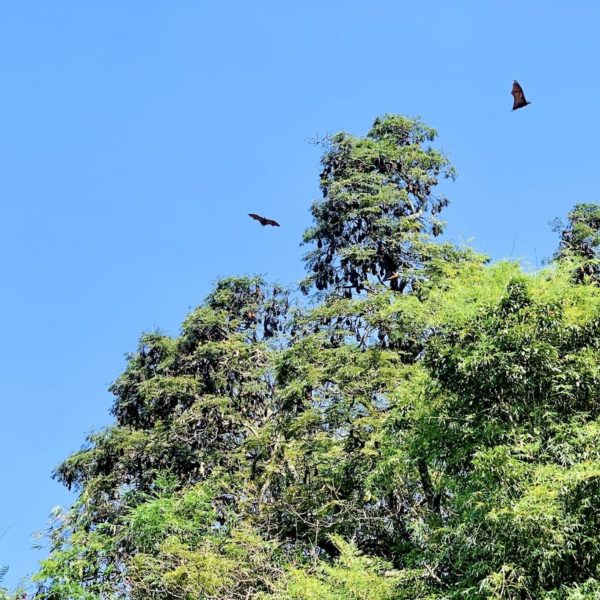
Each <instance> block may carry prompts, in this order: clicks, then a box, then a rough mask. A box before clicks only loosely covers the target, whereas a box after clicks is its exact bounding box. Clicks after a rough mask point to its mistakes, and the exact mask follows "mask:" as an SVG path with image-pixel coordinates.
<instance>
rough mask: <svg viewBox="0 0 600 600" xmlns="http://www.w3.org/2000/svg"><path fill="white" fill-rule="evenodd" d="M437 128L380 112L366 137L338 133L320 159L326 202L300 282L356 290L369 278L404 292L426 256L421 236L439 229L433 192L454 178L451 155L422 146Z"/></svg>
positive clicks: (442, 200) (438, 199)
mask: <svg viewBox="0 0 600 600" xmlns="http://www.w3.org/2000/svg"><path fill="white" fill-rule="evenodd" d="M435 137H436V132H435V130H433V129H431V128H430V127H427V126H426V125H424V124H423V123H422V122H421V121H420V120H418V119H409V118H407V117H403V116H399V115H385V116H384V117H382V118H378V119H376V120H375V122H374V123H373V127H372V128H371V130H370V131H369V133H368V135H367V136H366V137H364V138H359V137H355V136H352V135H350V134H347V133H343V132H342V133H338V134H336V135H334V136H332V137H331V138H330V139H329V143H328V146H327V151H326V153H325V155H324V157H323V160H322V164H323V171H322V172H321V190H322V192H323V200H322V201H317V202H315V203H314V204H313V207H312V214H313V217H314V219H315V224H314V226H313V227H312V228H310V229H309V230H308V231H306V233H305V235H304V241H305V242H306V243H314V244H316V248H315V249H313V250H312V251H310V252H309V253H308V254H307V255H306V262H307V264H308V267H309V269H310V270H311V271H312V275H311V276H310V277H309V279H308V280H307V281H306V282H305V283H304V285H305V286H308V285H309V284H311V283H312V284H314V285H315V286H316V288H317V289H318V290H323V289H326V288H330V287H335V288H336V289H341V290H345V291H346V295H348V296H350V295H351V292H352V290H354V291H356V292H360V291H361V290H364V289H366V288H367V287H369V286H368V284H367V282H368V280H370V279H373V280H375V281H378V282H380V283H383V282H384V281H389V286H390V287H391V288H392V289H394V290H400V291H401V290H404V289H405V288H406V286H407V285H409V284H410V283H411V282H412V281H413V279H414V278H415V277H416V273H415V271H418V269H419V267H420V266H421V265H422V263H423V262H424V261H427V259H428V257H429V244H428V243H427V240H426V234H433V235H434V236H437V235H439V234H440V233H442V231H443V226H444V223H443V222H442V221H440V220H439V219H438V217H437V215H438V214H439V213H440V212H441V211H442V210H443V208H444V207H445V206H447V204H448V200H447V198H446V197H445V196H443V195H435V194H434V188H435V186H436V185H437V184H438V181H439V179H440V177H454V169H453V168H452V166H451V165H450V163H449V161H448V159H447V158H446V157H445V156H444V155H443V154H442V153H441V152H439V151H438V150H435V149H434V148H432V147H431V146H428V145H427V144H428V143H429V142H432V141H433V140H434V139H435Z"/></svg>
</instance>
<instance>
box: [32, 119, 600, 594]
mask: <svg viewBox="0 0 600 600" xmlns="http://www.w3.org/2000/svg"><path fill="white" fill-rule="evenodd" d="M434 137H435V133H434V131H433V130H431V129H430V128H428V127H427V126H425V125H424V124H423V123H421V122H420V121H419V120H414V119H409V118H407V117H403V116H399V115H386V116H385V117H382V118H380V119H377V120H376V121H375V122H374V124H373V127H372V129H371V131H370V132H369V133H368V135H367V136H366V137H355V136H350V135H349V134H345V133H342V134H337V135H335V136H332V137H331V139H330V142H329V145H328V147H327V148H326V150H325V154H324V157H323V172H322V174H321V188H322V191H323V195H324V198H323V200H321V201H319V202H317V203H315V204H314V205H313V209H312V212H313V216H314V219H315V224H314V226H313V227H312V228H311V229H309V230H308V231H307V233H306V235H305V238H304V239H305V241H306V242H307V243H313V244H315V245H316V248H315V249H313V250H312V251H310V252H309V254H308V255H307V259H306V260H307V265H308V268H309V275H308V279H307V281H305V282H304V289H305V290H306V291H309V290H311V289H313V291H316V292H317V293H316V294H315V301H314V302H312V303H310V304H307V303H306V302H304V301H303V297H302V296H297V295H295V294H294V293H293V291H292V292H290V291H289V290H287V289H285V288H284V287H282V286H280V285H277V284H272V283H268V282H267V281H265V280H264V279H263V278H260V277H231V278H226V279H222V280H220V281H219V282H217V284H216V285H215V287H214V290H213V291H212V292H211V293H210V294H209V296H208V297H207V298H206V300H205V302H204V303H203V304H201V305H200V306H199V307H198V308H196V309H195V310H193V311H192V312H191V314H190V315H188V317H187V318H186V319H185V321H184V323H183V325H182V328H181V332H180V333H179V335H177V336H168V335H165V334H163V333H160V332H153V333H148V334H144V335H143V336H142V337H141V339H140V343H139V346H138V349H137V351H135V352H133V353H131V354H130V355H129V356H128V359H127V366H126V368H125V370H124V372H123V373H122V374H121V375H120V376H119V377H118V379H117V380H116V381H115V383H114V384H113V385H112V387H111V391H112V392H113V394H114V397H115V400H114V405H113V414H114V417H115V421H114V423H113V425H111V426H110V427H108V428H106V429H104V430H102V431H99V432H97V433H94V434H92V435H90V436H89V437H88V439H87V443H86V445H85V446H84V447H83V448H82V449H81V450H79V451H76V452H75V453H73V454H72V455H71V456H69V457H68V458H67V459H66V460H65V461H64V462H63V463H62V464H61V465H59V466H58V467H57V469H56V473H55V475H56V477H57V478H58V479H59V480H60V481H62V482H63V483H64V484H65V485H66V486H68V487H69V488H73V489H74V490H75V491H76V493H77V500H76V502H75V503H74V505H73V506H72V507H70V508H68V509H66V510H64V511H56V512H55V513H54V514H53V518H52V523H51V525H50V528H49V530H48V540H49V544H50V548H49V554H48V556H47V558H45V559H44V560H43V561H42V563H41V566H40V569H39V571H38V572H37V573H36V575H35V577H34V580H35V585H36V592H35V594H36V596H35V597H36V598H38V599H40V600H97V599H109V598H110V599H119V598H121V599H123V600H125V599H131V600H142V599H144V600H147V599H153V598H154V599H157V600H158V599H161V600H192V599H194V600H198V599H202V600H216V599H219V600H242V599H245V600H250V599H253V600H314V599H315V598H319V599H323V600H367V599H368V600H397V599H398V600H401V599H407V600H408V599H417V600H418V599H422V600H426V599H427V600H442V599H457V600H458V599H465V598H468V599H470V600H478V599H488V598H491V599H507V600H508V599H517V598H518V599H525V598H542V599H546V600H559V599H562V600H576V599H577V600H578V599H582V598H597V597H600V581H599V569H600V537H599V536H598V531H599V527H600V509H599V508H598V503H597V499H598V497H599V496H598V495H599V493H600V489H599V487H600V386H599V383H600V367H599V364H600V360H599V359H600V288H599V287H597V286H595V285H590V284H589V283H590V281H588V279H586V278H574V277H573V269H574V268H580V267H581V265H582V264H584V263H583V262H582V261H585V260H588V259H589V257H588V256H581V255H577V253H576V252H575V253H572V252H569V253H568V255H567V254H565V252H566V244H569V248H572V247H573V246H577V245H578V244H579V245H580V246H581V244H580V240H581V239H583V240H589V239H592V240H595V237H593V236H594V235H595V233H596V232H589V231H588V230H587V229H586V230H585V231H583V232H582V230H581V226H580V219H579V217H580V215H581V214H582V213H585V219H584V221H585V223H586V227H587V226H589V227H592V228H593V226H594V223H595V221H593V218H595V217H594V214H596V215H597V214H598V208H597V207H596V209H595V211H596V212H594V209H593V208H590V206H591V205H585V206H586V207H588V208H585V209H580V208H578V207H576V209H574V213H571V217H570V218H571V224H570V226H569V227H570V229H569V233H565V234H563V236H562V238H561V247H560V249H559V251H558V252H557V255H556V260H555V261H554V262H553V263H552V264H551V265H550V266H549V267H547V268H546V269H544V270H542V271H539V272H536V273H527V272H524V271H523V270H522V269H521V267H520V266H519V265H518V264H517V263H514V262H500V263H497V264H493V265H490V264H488V262H487V260H486V259H485V257H483V256H481V255H479V254H477V253H475V252H473V251H471V250H469V249H465V248H458V247H455V246H452V245H451V244H448V243H445V244H440V243H434V242H433V241H432V239H430V236H433V237H435V235H436V234H438V233H440V232H441V230H442V223H441V222H439V221H438V220H437V215H438V214H439V212H440V211H441V210H442V209H443V208H444V207H445V206H446V204H447V200H446V198H445V197H444V196H441V195H439V196H435V197H434V196H433V189H434V187H435V185H436V184H437V183H438V179H439V178H440V177H442V176H449V177H451V176H453V173H454V172H453V169H452V167H451V166H450V164H449V162H448V161H447V159H446V158H445V157H444V156H443V155H442V154H441V153H440V152H439V151H437V150H434V149H432V148H431V147H425V144H426V143H428V142H431V141H433V139H434ZM573 215H575V216H573ZM587 243H588V242H587V241H585V244H587ZM590 243H591V244H592V246H593V245H594V244H595V242H590ZM578 261H579V262H578ZM392 275H398V277H396V278H394V279H389V277H390V276H392ZM315 288H316V290H315Z"/></svg>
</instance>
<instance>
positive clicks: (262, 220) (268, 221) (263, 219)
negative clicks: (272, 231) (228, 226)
mask: <svg viewBox="0 0 600 600" xmlns="http://www.w3.org/2000/svg"><path fill="white" fill-rule="evenodd" d="M248 216H249V217H252V218H253V219H254V220H256V221H258V222H259V223H260V224H261V225H262V226H263V227H264V226H265V225H272V226H273V227H281V226H280V225H279V223H278V222H277V221H273V219H267V218H266V217H261V216H260V215H255V214H254V213H248Z"/></svg>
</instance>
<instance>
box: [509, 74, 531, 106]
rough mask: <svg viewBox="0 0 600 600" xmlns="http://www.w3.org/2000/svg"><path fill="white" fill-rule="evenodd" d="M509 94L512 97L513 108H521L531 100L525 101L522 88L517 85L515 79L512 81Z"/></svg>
mask: <svg viewBox="0 0 600 600" xmlns="http://www.w3.org/2000/svg"><path fill="white" fill-rule="evenodd" d="M511 94H512V96H513V98H514V102H513V107H512V109H513V110H517V109H518V108H523V107H524V106H527V105H528V104H531V102H527V100H526V98H525V93H524V92H523V88H522V87H521V86H520V85H519V82H518V81H517V80H516V79H515V80H514V81H513V86H512V92H511Z"/></svg>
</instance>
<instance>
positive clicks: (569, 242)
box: [554, 204, 600, 283]
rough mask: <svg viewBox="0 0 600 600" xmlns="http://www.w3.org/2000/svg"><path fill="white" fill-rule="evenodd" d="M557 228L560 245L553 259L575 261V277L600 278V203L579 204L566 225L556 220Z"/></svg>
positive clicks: (578, 278)
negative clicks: (576, 263)
mask: <svg viewBox="0 0 600 600" xmlns="http://www.w3.org/2000/svg"><path fill="white" fill-rule="evenodd" d="M554 231H557V232H559V233H560V244H559V247H558V250H557V251H556V253H555V254H554V260H557V261H561V260H575V261H576V262H578V263H579V264H578V265H577V266H576V267H575V269H574V273H573V276H574V278H575V280H576V281H578V282H579V283H582V282H583V281H585V280H591V281H594V282H597V281H598V280H599V278H600V205H598V204H576V205H575V207H574V208H573V210H571V211H570V212H569V214H568V222H567V225H566V226H565V225H564V224H563V223H562V222H561V221H560V220H558V219H557V220H555V221H554Z"/></svg>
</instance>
